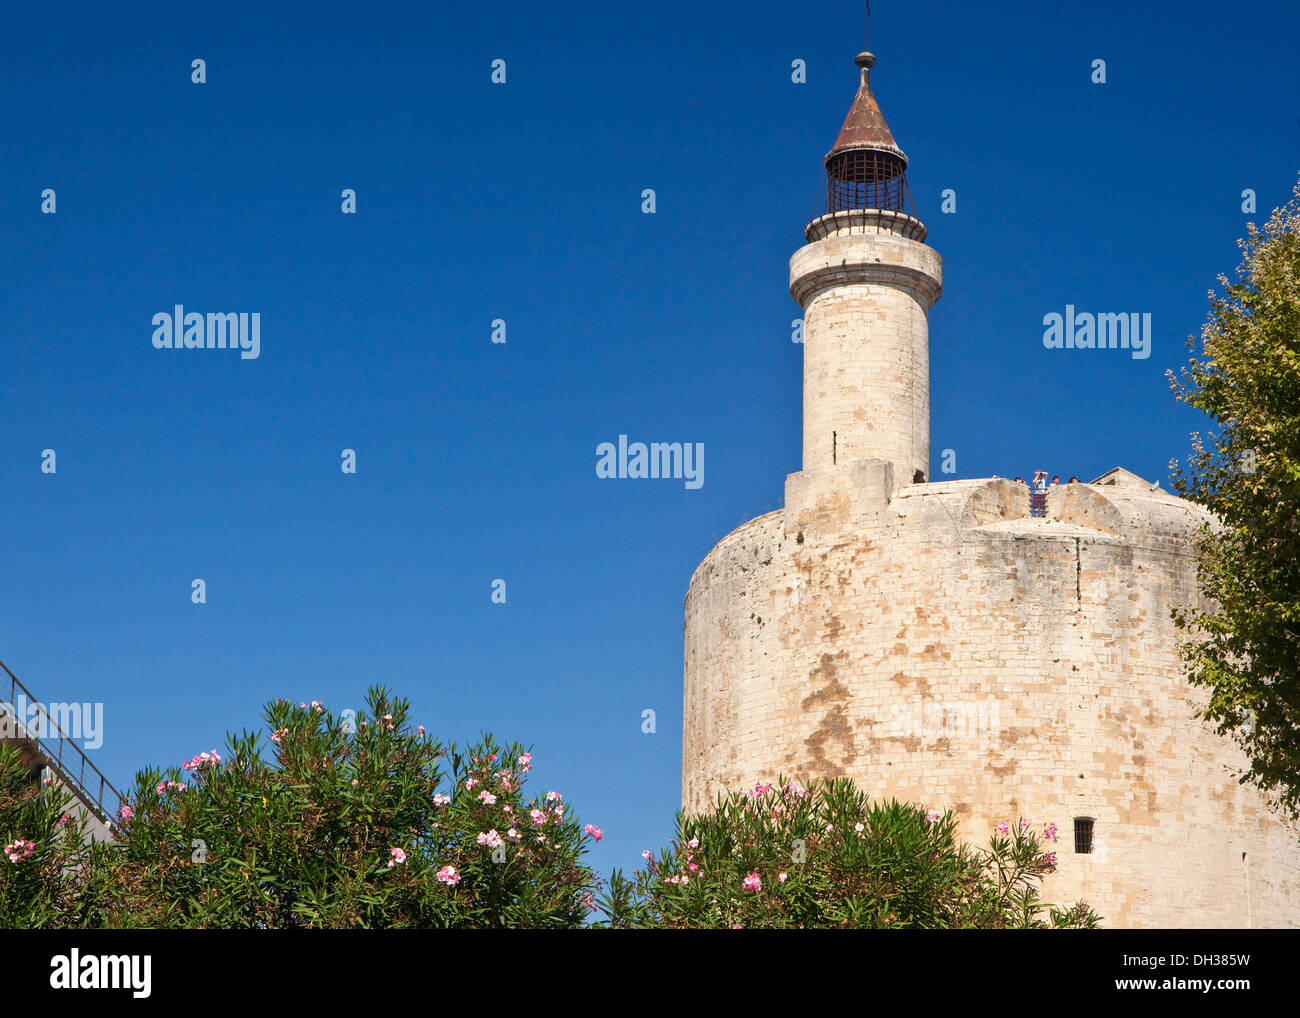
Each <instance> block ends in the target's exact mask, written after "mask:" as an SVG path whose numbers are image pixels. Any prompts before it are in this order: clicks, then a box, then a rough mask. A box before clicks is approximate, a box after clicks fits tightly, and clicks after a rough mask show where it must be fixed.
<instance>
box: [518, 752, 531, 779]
mask: <svg viewBox="0 0 1300 1018" xmlns="http://www.w3.org/2000/svg"><path fill="white" fill-rule="evenodd" d="M519 766H520V767H521V768H522V769H523V772H524V773H525V774H527V773H528V772H529V771H531V770H532V769H533V754H532V753H525V754H524V755H523V756H521V757H520V758H519Z"/></svg>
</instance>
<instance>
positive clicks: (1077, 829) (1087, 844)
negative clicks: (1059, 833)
mask: <svg viewBox="0 0 1300 1018" xmlns="http://www.w3.org/2000/svg"><path fill="white" fill-rule="evenodd" d="M1074 851H1075V853H1076V854H1078V855H1087V854H1089V853H1090V852H1091V851H1092V817H1075V818H1074Z"/></svg>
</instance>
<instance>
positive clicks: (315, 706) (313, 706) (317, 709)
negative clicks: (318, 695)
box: [311, 700, 325, 714]
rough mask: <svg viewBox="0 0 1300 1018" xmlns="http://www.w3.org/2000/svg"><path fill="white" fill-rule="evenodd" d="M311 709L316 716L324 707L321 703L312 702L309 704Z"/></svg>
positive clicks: (317, 701)
mask: <svg viewBox="0 0 1300 1018" xmlns="http://www.w3.org/2000/svg"><path fill="white" fill-rule="evenodd" d="M311 709H312V710H314V711H315V712H316V713H317V714H319V713H320V712H321V711H323V710H324V709H325V705H324V704H323V703H321V702H320V701H319V700H313V701H312V702H311Z"/></svg>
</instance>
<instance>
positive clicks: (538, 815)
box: [528, 809, 546, 827]
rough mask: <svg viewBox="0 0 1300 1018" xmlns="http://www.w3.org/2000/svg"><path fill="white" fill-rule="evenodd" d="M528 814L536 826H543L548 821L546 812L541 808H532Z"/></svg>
mask: <svg viewBox="0 0 1300 1018" xmlns="http://www.w3.org/2000/svg"><path fill="white" fill-rule="evenodd" d="M528 815H529V816H530V817H532V818H533V826H534V827H541V826H542V824H544V823H546V814H545V813H543V812H542V811H541V810H540V809H530V810H529V811H528Z"/></svg>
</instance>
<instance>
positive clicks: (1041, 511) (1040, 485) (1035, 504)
mask: <svg viewBox="0 0 1300 1018" xmlns="http://www.w3.org/2000/svg"><path fill="white" fill-rule="evenodd" d="M1029 515H1030V516H1038V517H1043V516H1046V515H1047V471H1046V470H1035V471H1034V483H1033V484H1032V485H1031V486H1030V489H1029Z"/></svg>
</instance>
